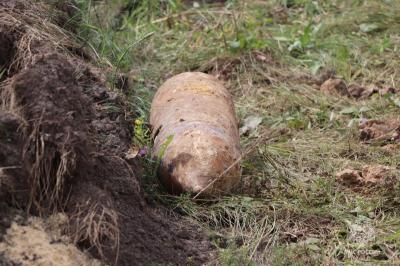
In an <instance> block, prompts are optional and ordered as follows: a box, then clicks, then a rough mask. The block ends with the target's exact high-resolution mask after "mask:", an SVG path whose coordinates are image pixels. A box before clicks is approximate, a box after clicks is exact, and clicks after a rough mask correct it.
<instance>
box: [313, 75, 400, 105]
mask: <svg viewBox="0 0 400 266" xmlns="http://www.w3.org/2000/svg"><path fill="white" fill-rule="evenodd" d="M312 80H314V83H315V84H316V88H317V89H319V90H320V91H322V92H323V93H325V94H327V95H337V96H347V97H351V98H354V99H358V100H362V99H367V98H369V97H371V96H372V95H374V94H379V95H380V96H385V95H388V94H396V93H398V92H399V90H398V89H396V88H394V87H389V86H386V87H379V86H375V85H370V86H361V85H359V84H355V83H354V84H350V85H347V84H346V82H345V81H344V80H343V79H341V78H338V77H336V75H335V72H334V71H326V72H324V73H323V74H322V75H321V77H320V79H319V80H316V79H312Z"/></svg>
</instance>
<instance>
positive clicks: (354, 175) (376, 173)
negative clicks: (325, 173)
mask: <svg viewBox="0 0 400 266" xmlns="http://www.w3.org/2000/svg"><path fill="white" fill-rule="evenodd" d="M398 174H399V173H398V172H397V171H396V169H394V168H391V167H387V166H383V165H365V166H364V167H363V168H362V171H357V170H353V169H344V170H342V171H340V172H338V173H337V174H336V178H337V179H338V180H339V181H340V182H342V183H343V184H345V185H347V186H360V185H389V184H394V182H395V181H396V180H398V179H399V178H400V176H398Z"/></svg>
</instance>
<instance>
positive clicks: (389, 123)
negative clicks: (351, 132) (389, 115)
mask: <svg viewBox="0 0 400 266" xmlns="http://www.w3.org/2000/svg"><path fill="white" fill-rule="evenodd" d="M359 132H360V139H361V140H362V141H364V142H367V143H371V142H378V143H379V142H380V143H382V144H383V145H384V144H389V143H398V142H400V120H398V119H397V118H395V119H387V120H385V121H384V120H375V119H371V120H366V121H362V122H361V123H360V126H359Z"/></svg>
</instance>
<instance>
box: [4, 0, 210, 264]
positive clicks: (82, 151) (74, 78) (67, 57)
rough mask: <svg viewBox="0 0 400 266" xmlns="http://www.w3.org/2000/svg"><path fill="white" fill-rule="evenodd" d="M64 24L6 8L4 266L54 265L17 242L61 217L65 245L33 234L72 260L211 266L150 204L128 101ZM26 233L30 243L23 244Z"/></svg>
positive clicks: (41, 8) (40, 8) (186, 229)
mask: <svg viewBox="0 0 400 266" xmlns="http://www.w3.org/2000/svg"><path fill="white" fill-rule="evenodd" d="M64 10H65V9H64ZM50 13H52V14H53V16H52V17H49V14H50ZM54 14H57V15H56V16H55V17H54ZM62 16H63V17H62ZM65 16H67V15H66V13H63V12H61V11H57V12H55V13H54V9H52V12H50V11H49V7H47V6H46V5H43V4H38V3H33V2H30V1H23V0H20V1H16V0H13V1H10V0H1V1H0V43H1V46H0V65H1V69H2V70H4V71H1V73H3V74H2V75H1V79H0V80H1V85H0V88H1V89H0V92H1V95H2V97H1V100H2V105H1V110H0V202H1V203H0V204H1V205H0V217H1V219H0V241H1V242H0V265H35V264H39V263H43V262H45V263H54V261H53V262H52V261H51V260H45V259H46V258H44V257H45V256H47V255H46V254H47V253H40V251H37V250H36V251H35V250H33V251H32V250H31V251H30V252H31V253H30V255H29V256H28V255H26V254H25V255H24V256H22V255H21V253H23V252H24V250H20V251H18V249H17V250H15V247H18V246H20V247H21V249H29V248H27V247H26V246H23V245H22V246H21V245H18V244H16V242H15V241H18V239H24V240H20V241H28V242H30V240H29V236H31V235H32V234H29V230H27V229H26V230H17V229H18V228H20V227H21V226H27V227H29V226H31V225H32V224H39V225H40V226H36V227H35V226H34V225H32V226H33V228H36V229H35V230H39V231H40V232H46V233H48V234H49V235H51V234H50V233H49V232H50V231H51V223H50V225H49V222H50V221H51V220H50V218H49V217H52V216H51V215H53V216H54V214H56V215H57V214H59V213H65V215H66V219H65V221H64V222H63V223H58V227H57V228H58V229H57V230H61V234H62V235H64V236H65V237H64V238H62V239H63V240H57V241H51V240H49V239H50V238H47V237H44V236H43V234H42V233H37V231H34V232H36V238H37V236H38V235H40V236H43V239H44V240H43V241H48V242H49V245H52V244H54V245H57V243H60V242H63V243H65V247H67V246H68V249H66V248H63V247H62V246H61V247H60V248H57V249H54V250H57V251H55V252H60V253H63V252H66V253H65V254H67V252H69V253H68V254H71V255H70V256H76V253H74V252H83V251H85V252H86V253H88V254H89V255H85V256H88V257H89V258H88V259H87V260H84V261H85V263H87V264H91V265H94V264H93V260H92V259H90V257H94V258H97V259H99V260H102V261H103V262H105V263H107V264H114V263H115V264H117V265H132V263H135V265H149V264H157V263H164V264H168V265H175V264H187V263H189V262H190V263H192V264H194V265H199V264H202V263H205V262H207V261H210V260H211V259H212V254H213V252H212V248H211V245H210V243H209V241H208V238H207V237H206V236H205V234H204V233H203V232H202V231H201V229H200V228H198V227H197V226H195V225H193V224H191V223H189V222H188V221H186V220H184V218H182V217H179V216H177V215H176V214H174V213H169V212H168V211H167V210H165V209H163V208H162V207H160V206H153V205H150V204H149V203H148V202H146V199H145V195H144V193H143V191H142V190H141V187H140V184H139V181H138V178H137V173H138V167H139V166H138V165H137V163H135V162H132V161H129V162H128V161H126V160H125V159H124V158H125V156H124V155H125V153H126V152H127V150H128V149H129V147H130V144H131V135H132V132H131V127H130V123H129V121H130V119H129V118H128V117H126V115H125V112H124V110H125V106H124V99H123V96H121V95H120V94H118V92H116V91H111V90H110V89H109V88H107V86H106V84H105V81H104V80H105V79H104V77H103V76H102V75H101V74H99V73H101V71H99V70H97V69H95V68H93V67H92V66H91V65H90V63H89V62H88V60H87V58H88V57H90V56H87V55H86V59H85V57H82V55H84V54H85V53H84V52H83V50H82V49H81V48H80V47H81V46H82V45H81V44H79V43H77V42H76V41H75V40H74V39H73V37H72V34H71V33H70V32H67V31H66V29H62V28H60V27H59V25H57V24H56V23H57V21H62V20H63V19H65ZM35 217H41V218H35ZM32 219H41V220H40V222H37V221H36V220H34V221H36V222H35V223H34V222H32ZM43 224H44V225H43ZM45 225H47V226H45ZM60 228H61V229H60ZM21 231H22V234H26V235H25V238H24V237H22V238H21V237H16V236H15V234H17V233H16V232H21ZM39 231H38V232H39ZM13 232H14V233H13ZM26 232H28V233H26ZM13 234H14V236H13ZM33 237H35V234H33ZM60 239H61V238H60ZM53 242H54V243H53ZM32 243H35V242H32ZM70 245H76V246H77V247H78V248H79V250H80V251H77V250H76V251H74V252H71V249H70ZM43 246H44V248H46V249H48V246H47V245H43ZM11 250H12V252H11ZM35 252H36V253H35ZM16 254H17V255H16ZM18 254H19V255H18ZM65 254H64V255H65ZM74 254H75V255H74ZM67 257H68V256H67ZM63 261H64V260H63ZM58 263H59V261H58ZM73 263H74V262H72V261H68V260H65V265H73ZM57 265H60V264H57Z"/></svg>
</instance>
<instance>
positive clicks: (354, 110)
mask: <svg viewBox="0 0 400 266" xmlns="http://www.w3.org/2000/svg"><path fill="white" fill-rule="evenodd" d="M356 113H358V109H357V108H355V107H354V106H352V107H347V108H344V109H343V110H342V111H340V114H342V115H351V114H356Z"/></svg>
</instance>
